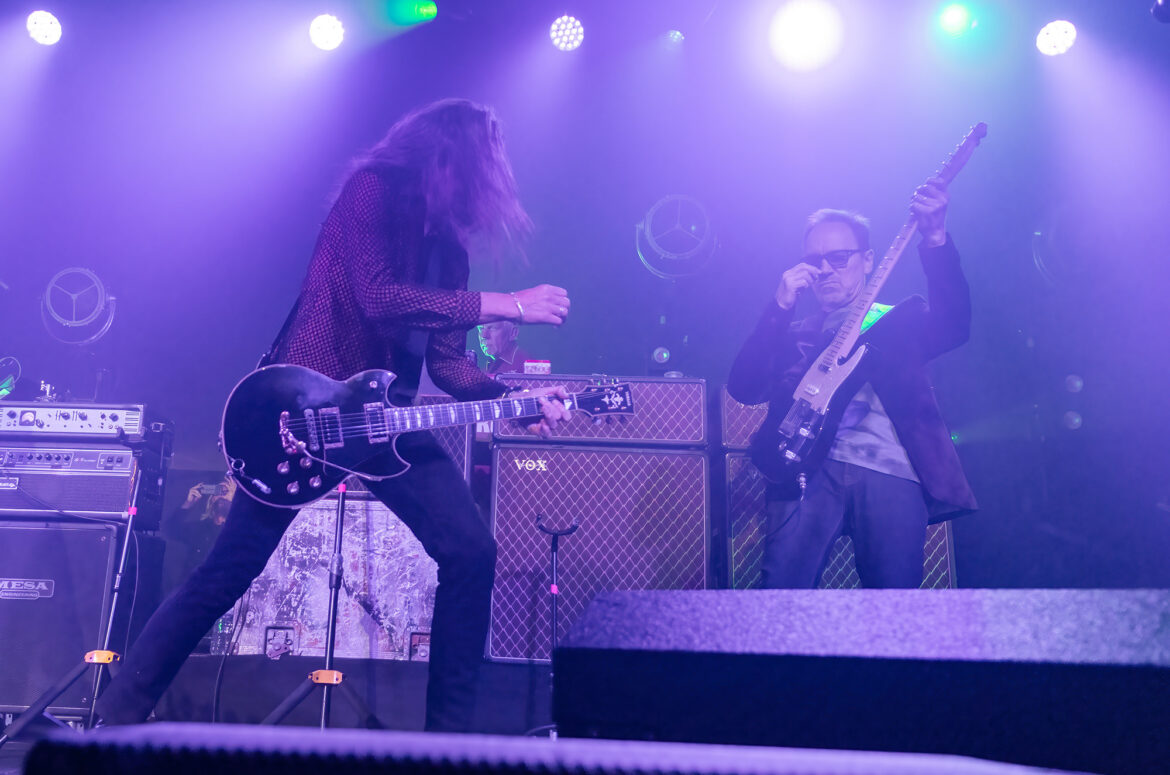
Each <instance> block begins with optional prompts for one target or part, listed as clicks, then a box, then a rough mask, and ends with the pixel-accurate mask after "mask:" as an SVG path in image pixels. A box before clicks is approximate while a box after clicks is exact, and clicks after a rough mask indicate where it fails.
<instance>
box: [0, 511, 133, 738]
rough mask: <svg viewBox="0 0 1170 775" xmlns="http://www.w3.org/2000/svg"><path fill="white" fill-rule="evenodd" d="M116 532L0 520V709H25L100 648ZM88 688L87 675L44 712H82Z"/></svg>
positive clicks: (111, 528) (89, 695) (98, 527)
mask: <svg viewBox="0 0 1170 775" xmlns="http://www.w3.org/2000/svg"><path fill="white" fill-rule="evenodd" d="M117 536H118V529H117V527H116V526H114V525H97V524H81V523H60V522H45V521H39V522H38V521H35V520H32V519H29V520H23V521H19V522H16V521H11V520H8V519H3V520H2V521H0V713H19V712H23V711H24V710H25V709H26V708H27V707H28V706H29V705H30V704H31V703H32V702H33V701H35V700H36V699H37V698H38V697H40V696H41V694H43V693H44V692H45V690H46V689H48V688H49V687H51V686H52V685H53V684H55V683H56V682H57V681H58V680H59V679H60V678H61V677H62V676H64V675H65V674H66V673H68V672H69V671H70V670H71V669H72V668H73V667H75V666H76V665H78V664H79V663H80V662H81V660H82V657H83V656H84V655H85V652H87V651H89V650H91V649H96V648H100V647H101V645H102V637H103V636H104V633H103V632H102V623H103V622H104V621H105V620H106V616H107V615H108V608H107V607H108V605H109V591H110V587H111V586H112V584H113V572H114V563H115V560H116V556H117V545H118V540H117ZM119 607H121V606H119ZM92 690H93V680H92V679H91V678H89V677H88V676H87V677H85V678H82V679H80V680H78V681H75V682H74V683H73V685H72V686H71V687H69V689H67V690H66V692H65V693H64V694H62V695H61V696H60V697H59V698H58V699H57V700H56V701H55V702H54V704H53V706H51V707H50V708H49V710H50V711H51V712H52V713H55V714H59V715H63V716H78V715H81V714H82V713H83V712H85V709H86V708H87V706H88V705H89V702H90V700H91V699H92Z"/></svg>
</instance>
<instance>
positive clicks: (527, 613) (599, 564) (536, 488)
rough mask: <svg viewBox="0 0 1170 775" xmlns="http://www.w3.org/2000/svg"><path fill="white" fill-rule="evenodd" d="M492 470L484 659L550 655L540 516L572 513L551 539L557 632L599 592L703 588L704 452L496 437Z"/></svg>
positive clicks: (558, 522) (550, 522) (546, 541)
mask: <svg viewBox="0 0 1170 775" xmlns="http://www.w3.org/2000/svg"><path fill="white" fill-rule="evenodd" d="M494 469H495V482H494V488H493V492H492V533H493V534H494V536H495V539H496V543H497V545H498V559H497V562H496V581H495V587H494V589H493V592H492V619H491V630H490V633H489V636H488V648H487V656H488V658H489V659H492V660H497V661H504V662H528V661H547V660H548V659H549V655H550V653H551V650H550V643H551V637H552V634H551V626H552V625H551V603H552V601H551V595H550V594H549V584H550V582H551V578H550V576H551V568H550V561H551V555H550V541H551V539H550V537H549V536H548V535H546V534H544V533H542V532H541V531H540V530H539V528H538V527H537V524H536V519H537V517H538V516H543V518H544V522H545V524H546V525H547V526H548V527H549V528H550V529H553V530H562V529H565V528H567V527H569V525H571V524H572V522H573V521H574V520H578V521H579V522H580V527H579V528H578V529H577V531H576V532H575V533H573V534H572V535H570V536H566V537H564V538H561V539H559V541H558V546H559V553H558V576H559V578H558V587H559V594H558V596H557V600H558V622H557V632H558V638H559V637H563V636H564V635H565V634H566V633H567V632H568V629H569V626H570V625H572V623H573V622H574V621H575V620H576V618H577V617H578V616H579V615H580V614H581V612H582V611H584V610H585V606H586V605H587V604H588V603H589V601H590V600H592V599H593V596H594V595H596V594H597V593H598V592H603V591H612V590H619V589H704V588H705V587H706V586H707V578H708V571H707V569H708V546H709V538H708V537H709V530H708V474H707V455H706V453H705V452H704V451H703V450H681V449H680V450H672V449H656V450H634V449H622V448H615V447H609V448H602V447H581V446H570V445H555V446H554V445H535V444H523V445H522V444H514V445H512V444H508V445H503V444H501V445H498V446H497V447H496V448H495V451H494Z"/></svg>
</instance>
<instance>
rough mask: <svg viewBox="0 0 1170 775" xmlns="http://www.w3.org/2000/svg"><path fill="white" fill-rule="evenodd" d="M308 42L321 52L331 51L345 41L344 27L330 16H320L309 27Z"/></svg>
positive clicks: (335, 18)
mask: <svg viewBox="0 0 1170 775" xmlns="http://www.w3.org/2000/svg"><path fill="white" fill-rule="evenodd" d="M309 40H311V41H313V45H314V46H316V47H317V48H319V49H321V50H322V51H332V50H333V49H335V48H337V47H338V46H340V45H341V41H343V40H345V27H344V26H342V24H341V19H338V18H337V17H336V16H333V15H332V14H327V13H325V14H321V15H320V16H318V17H317V18H316V19H313V23H312V24H310V25H309Z"/></svg>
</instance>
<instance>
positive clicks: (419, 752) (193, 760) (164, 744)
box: [24, 724, 1054, 775]
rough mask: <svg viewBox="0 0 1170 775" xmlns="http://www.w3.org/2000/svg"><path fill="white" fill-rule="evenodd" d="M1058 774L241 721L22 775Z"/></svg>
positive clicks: (183, 730) (50, 755)
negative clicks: (66, 774) (67, 774)
mask: <svg viewBox="0 0 1170 775" xmlns="http://www.w3.org/2000/svg"><path fill="white" fill-rule="evenodd" d="M63 772H70V773H72V772H77V773H86V774H87V775H147V774H148V773H160V772H165V773H167V775H205V773H209V772H213V773H215V774H216V775H318V774H319V773H323V772H327V773H329V774H330V775H399V774H400V773H401V774H402V775H416V774H417V773H443V775H452V774H453V773H462V774H463V775H476V774H477V773H484V774H486V773H495V774H496V775H536V774H537V773H539V775H659V774H660V773H661V774H662V775H666V773H671V775H700V774H701V775H737V773H753V775H809V773H817V775H845V774H846V773H849V775H857V774H858V773H862V772H864V773H867V775H908V774H910V775H927V773H942V772H945V773H947V775H1028V774H1029V773H1034V775H1054V774H1053V773H1052V772H1051V771H1049V770H1045V772H1044V773H1043V774H1042V773H1040V772H1039V771H1033V770H1030V769H1024V768H1021V767H1014V766H1008V765H997V764H995V763H993V762H982V761H975V760H972V759H962V758H959V757H952V756H948V757H935V756H921V755H913V754H889V753H873V752H870V751H800V750H791V749H787V750H784V749H773V748H747V747H736V746H702V745H681V744H677V743H675V744H671V743H631V742H614V741H610V740H566V739H564V738H562V739H560V740H549V739H547V738H546V739H538V738H531V737H500V736H492V735H452V734H440V733H437V732H425V733H422V732H374V731H370V730H365V729H330V730H328V731H327V732H325V733H323V734H319V733H316V732H314V733H312V734H305V731H304V730H303V729H290V728H282V727H254V726H244V725H240V724H215V725H211V724H141V725H138V726H134V727H111V728H108V729H103V730H101V731H100V732H98V733H97V734H93V735H84V736H83V735H75V734H74V735H65V734H61V735H57V736H56V737H54V738H53V739H50V740H45V741H42V742H41V743H39V744H37V746H36V747H35V748H34V749H33V750H32V752H31V753H30V754H29V756H28V758H27V760H26V761H25V765H24V773H25V775H60V773H63Z"/></svg>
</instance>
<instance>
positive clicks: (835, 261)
mask: <svg viewBox="0 0 1170 775" xmlns="http://www.w3.org/2000/svg"><path fill="white" fill-rule="evenodd" d="M861 250H862V249H861V248H852V249H850V250H830V251H829V252H828V253H821V254H819V255H807V256H805V257H804V258H802V259H801V261H803V262H804V263H806V264H809V265H811V266H820V265H821V262H822V261H824V262H825V263H827V264H828V265H829V266H831V267H833V268H834V269H844V268H845V267H847V266H849V261H850V259H852V258H853V254H854V253H860V252H861Z"/></svg>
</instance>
